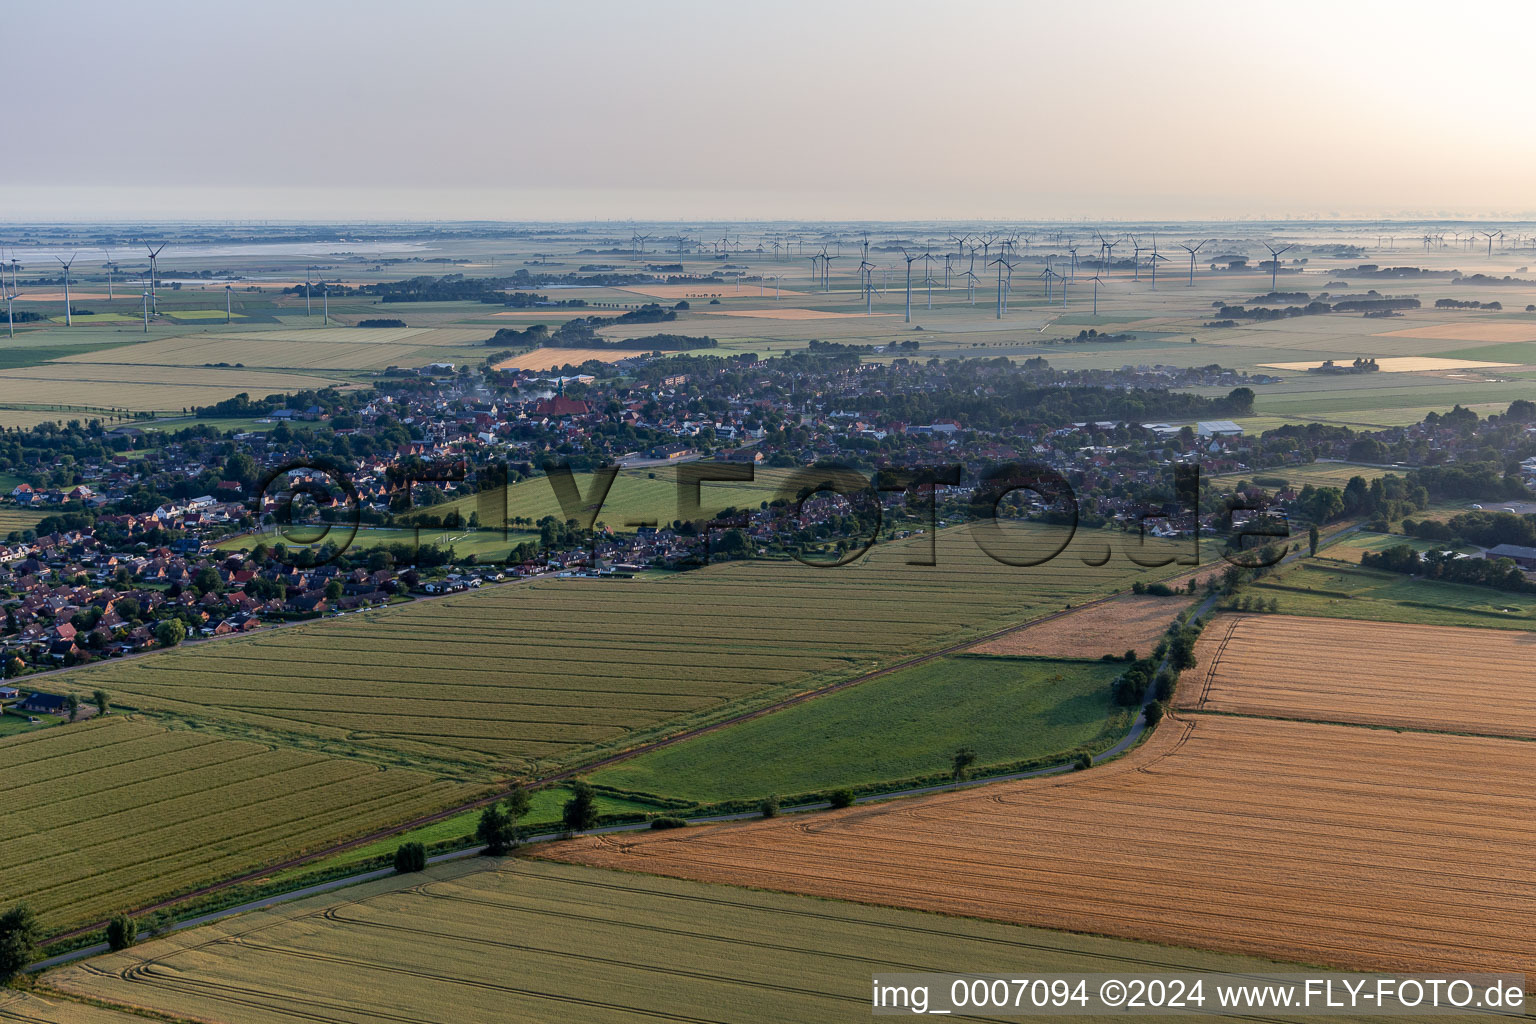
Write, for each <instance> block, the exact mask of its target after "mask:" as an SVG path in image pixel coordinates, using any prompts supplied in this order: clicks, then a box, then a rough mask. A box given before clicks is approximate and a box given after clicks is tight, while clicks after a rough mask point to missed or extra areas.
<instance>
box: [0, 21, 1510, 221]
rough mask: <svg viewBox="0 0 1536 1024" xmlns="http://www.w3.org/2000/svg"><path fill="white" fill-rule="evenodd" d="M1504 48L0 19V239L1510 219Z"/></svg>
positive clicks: (1455, 37)
mask: <svg viewBox="0 0 1536 1024" xmlns="http://www.w3.org/2000/svg"><path fill="white" fill-rule="evenodd" d="M1458 12H1461V13H1458ZM1533 30H1536V4H1530V3H1528V2H1522V3H1507V4H1505V3H1492V2H1490V3H1480V4H1478V5H1476V6H1475V7H1470V8H1458V7H1456V6H1454V5H1446V4H1444V3H1435V4H1429V3H1420V2H1418V0H1396V2H1391V3H1376V2H1355V3H1351V4H1338V3H1334V2H1326V3H1324V2H1316V3H1314V2H1310V0H1289V2H1285V3H1279V2H1272V3H1267V4H1253V3H1235V2H1232V0H1223V2H1219V3H1207V2H1197V0H1158V2H1155V3H1154V2H1147V0H1137V2H1121V0H1089V2H1079V3H1049V4H1046V3H1040V2H1036V0H1013V2H1007V0H969V2H966V3H963V4H945V3H937V2H933V0H926V2H923V3H913V2H908V0H881V2H873V3H865V2H851V0H812V2H801V0H775V2H774V3H771V4H747V3H739V2H728V0H705V2H692V0H647V2H643V3H636V2H633V0H625V2H607V0H591V2H579V0H564V2H558V3H550V2H548V0H539V2H538V3H531V4H524V3H519V2H508V0H499V2H498V0H454V2H451V3H437V4H426V3H403V2H398V0H368V2H366V3H352V2H340V0H303V2H292V0H261V2H259V3H244V4H236V3H209V2H207V0H198V2H183V0H156V2H155V3H153V4H148V5H145V4H123V3H121V2H119V0H111V2H101V0H77V2H74V3H69V4H52V3H21V2H19V0H6V2H5V3H4V4H0V38H3V39H4V40H5V53H6V66H7V70H6V76H5V77H6V79H7V80H8V81H9V82H11V83H13V90H14V91H13V93H12V97H13V101H15V100H19V102H11V103H9V104H7V109H6V117H5V122H4V123H5V127H4V138H5V140H6V144H5V145H4V146H3V147H0V221H25V220H38V219H69V220H89V219H124V220H136V219H165V218H178V219H276V220H313V219H334V220H353V219H371V220H389V219H495V220H610V219H618V220H701V219H719V220H753V219H764V220H771V219H825V220H908V219H959V220H972V219H1009V220H1044V219H1063V220H1071V219H1090V220H1156V219H1279V218H1285V217H1298V218H1307V217H1322V218H1329V219H1333V218H1362V219H1375V218H1387V217H1414V218H1416V217H1447V218H1448V217H1467V218H1476V217H1492V218H1499V217H1504V218H1516V217H1519V218H1522V219H1524V218H1527V217H1530V216H1536V194H1533V191H1532V183H1533V182H1536V132H1532V131H1531V130H1530V116H1529V111H1530V109H1531V102H1532V89H1533V86H1532V84H1531V79H1530V77H1529V75H1528V73H1527V71H1526V68H1525V65H1526V63H1527V62H1526V60H1525V58H1524V57H1523V56H1522V47H1523V46H1524V44H1525V41H1527V40H1529V39H1531V38H1532V37H1533V34H1536V33H1533Z"/></svg>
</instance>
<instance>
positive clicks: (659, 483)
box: [419, 463, 795, 532]
mask: <svg viewBox="0 0 1536 1024" xmlns="http://www.w3.org/2000/svg"><path fill="white" fill-rule="evenodd" d="M678 468H679V467H677V466H675V465H671V466H655V467H647V468H644V469H621V470H620V471H619V473H618V475H617V476H615V477H614V478H613V486H612V487H611V488H609V491H608V496H607V497H606V498H605V499H604V500H603V504H602V508H601V509H600V510H599V511H598V515H597V520H596V522H598V523H603V524H606V525H607V526H608V527H609V528H610V529H613V530H616V531H621V532H629V531H632V530H633V529H634V528H635V526H637V525H642V524H646V523H651V524H659V525H662V526H667V525H670V524H671V523H672V522H674V521H675V520H677V519H681V518H693V514H692V513H689V514H688V515H686V516H685V514H684V510H683V509H681V508H680V506H679V497H678V482H677V481H678ZM694 468H696V469H700V470H703V471H705V472H713V471H715V470H718V469H720V468H721V464H719V463H706V464H702V465H699V464H695V466H694ZM794 472H795V471H794V470H788V469H772V468H769V467H765V466H757V467H755V468H754V471H753V477H752V479H751V480H750V481H742V480H708V481H705V482H704V483H702V484H700V485H699V495H698V498H699V502H700V503H701V504H702V505H703V506H705V511H704V513H703V514H704V515H716V514H718V513H720V512H723V511H725V510H726V509H729V508H738V509H746V508H752V509H756V508H758V507H759V506H761V505H762V503H763V502H765V501H773V500H774V499H775V498H778V497H782V496H784V495H781V494H780V491H781V489H782V488H783V487H784V486H785V483H786V481H788V480H790V479H791V474H792V473H794ZM573 477H574V479H575V482H576V487H577V489H578V490H579V491H580V492H581V494H582V495H583V497H585V496H586V495H589V494H591V493H592V479H593V474H591V473H575V474H573ZM788 497H790V498H793V497H794V495H793V494H790V495H788ZM594 500H595V499H594ZM585 508H586V506H585V504H584V505H583V510H585ZM450 511H457V512H458V513H459V515H460V516H462V517H463V518H464V519H465V520H468V519H469V517H470V515H471V514H476V515H479V517H480V522H481V524H482V525H483V526H500V524H502V523H513V524H515V523H517V522H519V521H522V522H525V523H528V524H532V523H536V522H538V521H539V520H540V519H543V518H544V517H545V516H554V517H555V519H556V520H559V521H561V522H563V521H564V520H565V519H566V513H565V511H564V510H563V509H562V508H561V507H560V499H559V498H558V497H556V495H555V489H554V486H553V485H552V484H551V483H550V479H549V477H531V478H529V479H526V480H519V481H518V482H517V483H515V484H512V485H510V486H508V487H505V488H499V489H493V490H488V491H481V492H479V493H478V494H471V495H467V496H465V497H462V498H456V499H454V500H453V501H450V502H445V503H443V504H441V505H431V506H428V507H425V508H423V509H422V510H421V511H420V513H419V514H420V515H430V516H437V517H439V518H441V517H442V516H445V515H447V514H448V513H449V512H450Z"/></svg>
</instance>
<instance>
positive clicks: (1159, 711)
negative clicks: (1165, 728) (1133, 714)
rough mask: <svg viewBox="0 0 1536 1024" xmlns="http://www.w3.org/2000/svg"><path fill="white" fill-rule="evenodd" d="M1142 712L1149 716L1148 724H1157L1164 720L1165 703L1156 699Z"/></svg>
mask: <svg viewBox="0 0 1536 1024" xmlns="http://www.w3.org/2000/svg"><path fill="white" fill-rule="evenodd" d="M1142 713H1143V714H1145V715H1146V716H1147V725H1149V726H1151V725H1156V724H1157V723H1158V722H1161V721H1162V720H1163V705H1162V704H1161V703H1160V702H1158V701H1155V700H1154V701H1153V702H1152V703H1150V704H1148V705H1147V706H1146V707H1145V708H1144V709H1143V711H1142Z"/></svg>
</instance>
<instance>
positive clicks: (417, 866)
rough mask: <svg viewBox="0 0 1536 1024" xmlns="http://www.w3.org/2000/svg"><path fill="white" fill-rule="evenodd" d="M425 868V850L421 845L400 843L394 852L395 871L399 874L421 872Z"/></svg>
mask: <svg viewBox="0 0 1536 1024" xmlns="http://www.w3.org/2000/svg"><path fill="white" fill-rule="evenodd" d="M426 866H427V848H426V846H425V845H424V844H422V843H401V844H400V846H399V848H398V849H396V850H395V870H396V871H397V872H399V873H400V874H402V875H404V874H408V873H410V872H412V871H423V870H425V869H426Z"/></svg>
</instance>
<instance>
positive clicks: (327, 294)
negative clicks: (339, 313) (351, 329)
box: [320, 281, 331, 327]
mask: <svg viewBox="0 0 1536 1024" xmlns="http://www.w3.org/2000/svg"><path fill="white" fill-rule="evenodd" d="M320 301H321V302H322V303H323V304H324V305H322V306H321V307H320V308H321V309H322V310H323V311H324V312H323V315H324V317H325V319H324V320H323V321H322V323H324V324H325V326H327V327H329V326H330V323H331V285H330V282H328V281H321V282H320Z"/></svg>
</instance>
